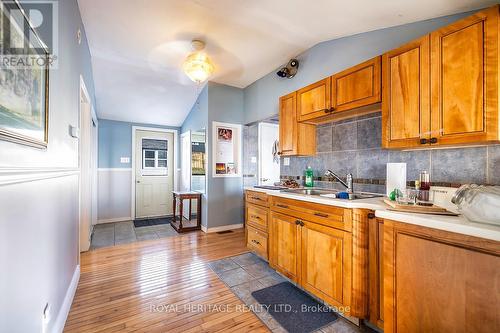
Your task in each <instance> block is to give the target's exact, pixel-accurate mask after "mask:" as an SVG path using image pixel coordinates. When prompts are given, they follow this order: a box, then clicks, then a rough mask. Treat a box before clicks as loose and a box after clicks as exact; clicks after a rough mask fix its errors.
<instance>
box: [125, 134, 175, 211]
mask: <svg viewBox="0 0 500 333" xmlns="http://www.w3.org/2000/svg"><path fill="white" fill-rule="evenodd" d="M136 131H149V132H161V133H173V135H174V167H173V170H174V174H173V177H174V191H177V189H178V187H177V186H178V184H177V178H179V165H178V161H177V155H179V142H177V141H178V139H177V136H178V135H179V134H178V131H177V130H176V129H169V128H156V127H147V126H132V161H131V162H132V184H131V189H130V191H131V196H130V198H131V200H130V216H132V217H135V158H136V157H135V132H136Z"/></svg>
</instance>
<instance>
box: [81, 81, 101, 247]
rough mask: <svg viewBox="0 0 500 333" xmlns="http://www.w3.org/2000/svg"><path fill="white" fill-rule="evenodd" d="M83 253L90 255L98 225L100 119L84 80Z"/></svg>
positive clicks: (82, 143)
mask: <svg viewBox="0 0 500 333" xmlns="http://www.w3.org/2000/svg"><path fill="white" fill-rule="evenodd" d="M79 128H80V140H79V157H80V158H79V168H80V226H79V232H80V252H84V251H88V250H89V247H90V240H91V237H92V230H93V227H94V225H95V224H96V222H97V193H96V191H97V117H96V116H95V112H93V109H92V104H91V101H90V97H89V94H88V92H87V88H86V87H85V83H84V81H83V79H82V78H80V126H79Z"/></svg>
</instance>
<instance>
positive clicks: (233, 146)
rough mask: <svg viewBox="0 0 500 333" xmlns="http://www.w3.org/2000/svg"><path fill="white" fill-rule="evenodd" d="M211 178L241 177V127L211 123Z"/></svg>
mask: <svg viewBox="0 0 500 333" xmlns="http://www.w3.org/2000/svg"><path fill="white" fill-rule="evenodd" d="M212 132H213V135H212V138H213V143H214V144H213V145H212V149H213V157H214V158H213V166H212V170H213V173H212V176H213V177H241V125H238V124H228V123H219V122H215V121H214V122H213V123H212Z"/></svg>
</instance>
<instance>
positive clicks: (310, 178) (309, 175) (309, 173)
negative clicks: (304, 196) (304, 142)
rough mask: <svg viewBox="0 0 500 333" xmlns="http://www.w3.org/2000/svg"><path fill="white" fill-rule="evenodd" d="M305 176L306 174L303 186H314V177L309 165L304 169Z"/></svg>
mask: <svg viewBox="0 0 500 333" xmlns="http://www.w3.org/2000/svg"><path fill="white" fill-rule="evenodd" d="M305 176H306V181H305V186H306V187H313V186H314V179H313V169H312V168H311V166H308V167H307V169H306V171H305Z"/></svg>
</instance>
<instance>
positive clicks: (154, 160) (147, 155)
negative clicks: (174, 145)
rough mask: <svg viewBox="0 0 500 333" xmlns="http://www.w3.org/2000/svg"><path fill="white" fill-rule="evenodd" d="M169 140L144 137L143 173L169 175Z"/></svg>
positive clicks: (146, 174) (147, 174)
mask: <svg viewBox="0 0 500 333" xmlns="http://www.w3.org/2000/svg"><path fill="white" fill-rule="evenodd" d="M167 156H168V140H158V139H142V175H143V176H167V175H168V159H167Z"/></svg>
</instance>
